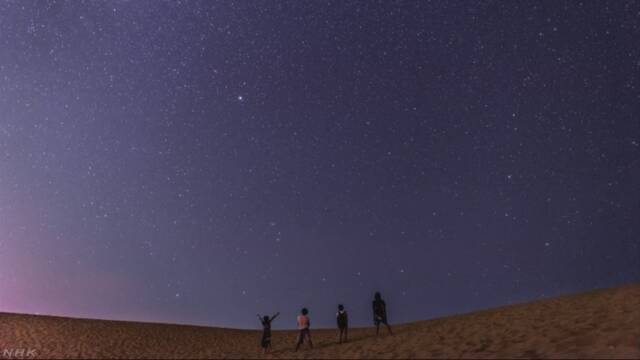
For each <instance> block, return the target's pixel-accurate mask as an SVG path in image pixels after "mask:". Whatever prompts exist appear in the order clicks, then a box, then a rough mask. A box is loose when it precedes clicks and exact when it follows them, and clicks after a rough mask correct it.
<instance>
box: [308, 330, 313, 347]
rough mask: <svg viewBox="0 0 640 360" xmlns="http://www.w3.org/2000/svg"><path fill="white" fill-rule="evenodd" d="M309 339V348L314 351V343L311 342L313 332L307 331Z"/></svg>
mask: <svg viewBox="0 0 640 360" xmlns="http://www.w3.org/2000/svg"><path fill="white" fill-rule="evenodd" d="M307 339H309V347H310V348H312V349H313V341H311V331H310V330H309V329H307Z"/></svg>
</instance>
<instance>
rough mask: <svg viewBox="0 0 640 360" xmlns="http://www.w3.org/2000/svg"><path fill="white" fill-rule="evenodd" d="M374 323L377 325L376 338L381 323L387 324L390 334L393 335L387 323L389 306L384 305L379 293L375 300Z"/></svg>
mask: <svg viewBox="0 0 640 360" xmlns="http://www.w3.org/2000/svg"><path fill="white" fill-rule="evenodd" d="M373 323H374V324H375V325H376V336H378V332H380V323H382V324H385V326H386V327H387V330H389V334H393V333H392V332H391V327H390V326H389V323H388V322H387V304H385V303H384V300H382V297H381V296H380V293H379V292H376V294H375V296H374V299H373Z"/></svg>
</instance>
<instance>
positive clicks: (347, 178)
mask: <svg viewBox="0 0 640 360" xmlns="http://www.w3.org/2000/svg"><path fill="white" fill-rule="evenodd" d="M639 38H640V3H638V2H635V1H622V0H615V1H584V2H581V1H503V2H498V1H483V2H472V1H456V0H446V1H445V0H441V1H440V0H433V1H391V0H389V1H350V0H336V1H315V0H312V1H295V0H294V1H277V2H276V1H266V0H265V1H262V0H257V1H203V2H199V1H187V2H185V1H176V2H161V1H143V0H140V1H137V0H136V1H107V2H105V1H69V2H63V1H4V2H2V3H0V284H1V289H0V311H5V312H26V313H40V314H54V315H64V316H77V317H90V318H106V319H124V320H136V321H154V322H176V323H185V324H199V325H209V326H225V327H239V328H256V327H259V326H260V324H259V323H258V322H257V319H255V314H256V313H261V314H262V313H274V312H276V311H280V312H281V313H282V315H281V318H279V319H278V320H277V321H276V322H274V327H275V328H291V327H293V326H295V316H296V315H297V312H298V311H299V309H300V308H301V307H302V306H306V307H308V308H309V309H310V316H311V319H312V323H313V325H314V326H315V327H321V326H333V324H334V318H333V317H334V314H335V311H336V310H335V309H336V306H337V304H338V303H343V304H345V306H346V308H347V310H348V311H349V312H350V314H351V322H352V324H354V325H370V324H371V314H370V301H371V299H372V297H373V292H375V291H381V292H382V295H383V297H384V298H385V300H386V301H387V304H388V307H389V318H390V321H391V322H392V323H399V322H406V321H414V320H419V319H427V318H433V317H439V316H445V315H449V314H456V313H462V312H469V311H474V310H478V309H483V308H487V307H494V306H502V305H505V304H511V303H517V302H524V301H532V300H536V299H539V298H544V297H549V296H556V295H560V294H567V293H573V292H578V291H584V290H588V289H593V288H600V287H611V286H618V285H622V284H625V283H629V282H637V281H640V248H639V243H640V239H639V235H640V221H638V219H639V218H640V202H639V199H640V185H639V184H640V163H639V159H640V120H639V112H640V46H638V39H639Z"/></svg>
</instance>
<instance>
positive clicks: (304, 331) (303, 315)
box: [296, 308, 313, 351]
mask: <svg viewBox="0 0 640 360" xmlns="http://www.w3.org/2000/svg"><path fill="white" fill-rule="evenodd" d="M308 314H309V310H307V308H302V311H300V315H298V319H297V320H298V330H299V333H298V343H297V344H296V351H298V348H299V347H300V345H302V344H303V343H304V340H305V339H307V340H308V341H309V346H310V347H311V348H313V343H312V342H311V332H310V331H309V327H310V326H311V320H310V319H309V316H308Z"/></svg>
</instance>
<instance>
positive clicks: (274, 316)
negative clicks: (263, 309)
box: [271, 311, 280, 321]
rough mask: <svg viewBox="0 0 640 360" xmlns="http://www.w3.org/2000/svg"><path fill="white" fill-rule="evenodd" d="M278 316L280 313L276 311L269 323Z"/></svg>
mask: <svg viewBox="0 0 640 360" xmlns="http://www.w3.org/2000/svg"><path fill="white" fill-rule="evenodd" d="M278 315H280V312H279V311H278V312H277V313H276V314H275V315H273V316H272V317H271V321H273V320H275V318H277V317H278Z"/></svg>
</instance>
